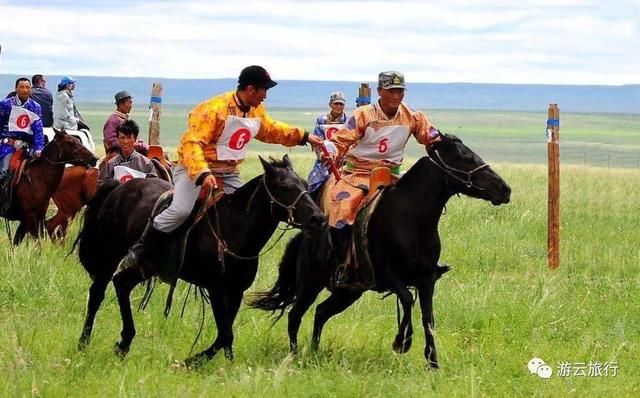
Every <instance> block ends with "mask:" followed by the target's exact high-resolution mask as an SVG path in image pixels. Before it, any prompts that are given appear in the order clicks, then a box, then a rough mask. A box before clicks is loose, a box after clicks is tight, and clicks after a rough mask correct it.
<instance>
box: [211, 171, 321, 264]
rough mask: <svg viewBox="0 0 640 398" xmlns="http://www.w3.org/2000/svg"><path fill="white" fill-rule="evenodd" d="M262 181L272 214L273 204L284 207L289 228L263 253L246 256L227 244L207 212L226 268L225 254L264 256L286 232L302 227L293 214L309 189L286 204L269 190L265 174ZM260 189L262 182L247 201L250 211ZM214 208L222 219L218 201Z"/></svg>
mask: <svg viewBox="0 0 640 398" xmlns="http://www.w3.org/2000/svg"><path fill="white" fill-rule="evenodd" d="M261 183H262V186H264V189H265V191H266V192H267V195H268V196H269V205H270V207H271V214H272V215H273V204H274V203H275V204H277V205H278V206H280V207H282V208H284V209H285V210H287V214H288V217H287V225H288V227H287V228H283V229H282V233H281V234H280V236H278V239H276V241H275V242H273V244H272V245H271V246H269V248H268V249H266V250H264V251H263V252H262V253H258V254H257V255H255V256H250V257H245V256H241V255H239V254H236V253H234V252H233V251H231V250H230V249H229V246H228V245H227V243H226V242H225V241H224V239H222V238H221V237H220V234H219V232H218V233H216V228H214V227H213V225H212V224H211V219H210V218H209V215H208V214H206V219H207V224H208V225H209V229H210V230H211V233H212V234H213V237H214V238H215V239H216V240H217V241H218V260H219V261H220V262H221V263H222V265H223V268H224V255H225V254H228V255H230V256H231V257H234V258H236V259H238V260H255V259H257V258H260V257H262V256H264V255H265V254H267V253H268V252H270V251H271V250H272V249H273V248H274V247H275V246H276V245H277V244H278V242H279V241H280V239H282V237H283V236H284V234H285V233H286V232H287V231H289V230H291V229H293V228H295V227H301V226H302V224H300V223H298V222H296V221H295V217H294V215H293V212H294V210H295V209H296V204H298V202H299V201H300V199H302V197H303V196H304V195H305V194H307V195H309V191H307V190H303V191H301V192H300V193H299V194H298V196H297V197H296V199H295V200H294V201H293V203H291V204H290V205H286V204H284V203H282V202H280V201H279V200H278V199H276V198H275V196H274V195H273V194H272V193H271V191H269V187H268V186H267V182H266V180H265V175H263V176H262V179H261ZM258 189H260V184H258V186H256V189H255V190H254V191H253V193H252V194H251V197H250V198H249V202H248V203H247V211H249V207H250V206H251V203H252V202H253V199H254V198H255V196H256V193H257V192H258ZM213 207H214V210H215V212H216V220H220V217H219V215H218V206H217V204H216V203H214V204H213ZM217 227H218V228H217V229H218V231H219V230H220V224H219V221H218V222H217Z"/></svg>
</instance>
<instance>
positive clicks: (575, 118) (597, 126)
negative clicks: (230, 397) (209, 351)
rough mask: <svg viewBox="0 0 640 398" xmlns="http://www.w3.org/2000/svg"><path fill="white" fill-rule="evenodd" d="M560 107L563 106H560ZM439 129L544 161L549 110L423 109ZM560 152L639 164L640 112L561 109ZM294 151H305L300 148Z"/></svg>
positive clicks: (293, 117)
mask: <svg viewBox="0 0 640 398" xmlns="http://www.w3.org/2000/svg"><path fill="white" fill-rule="evenodd" d="M81 110H82V113H83V115H84V117H85V118H86V119H87V120H88V123H89V125H90V126H91V127H93V135H94V138H95V139H97V140H101V132H102V125H103V124H104V121H105V120H106V118H107V116H108V115H109V113H110V108H109V107H105V106H104V105H86V106H84V107H83V108H81ZM189 110H190V107H187V106H169V107H166V106H165V107H164V108H163V110H162V121H161V129H162V135H161V137H160V140H161V143H163V144H164V145H167V146H169V147H175V146H176V145H177V143H178V141H179V139H180V136H181V135H182V133H183V132H184V130H185V128H186V123H187V115H188V113H189ZM561 111H562V110H561ZM321 112H326V110H323V109H307V110H299V109H278V108H276V109H273V110H272V111H271V112H270V113H271V115H272V116H273V117H274V118H276V119H279V120H283V121H286V122H288V123H291V124H293V125H297V126H303V127H304V128H306V129H307V130H312V129H313V126H314V123H315V118H316V116H317V115H318V114H320V113H321ZM425 112H426V113H427V115H428V116H429V118H430V120H431V121H432V123H433V124H435V125H436V126H437V127H438V128H439V129H440V130H442V131H444V132H447V133H453V134H456V135H458V136H460V137H461V138H463V139H464V141H465V142H466V143H467V144H468V145H469V146H471V147H472V148H474V150H475V151H476V152H477V153H479V154H480V155H481V156H482V157H483V158H484V159H485V160H487V161H491V162H508V163H531V164H542V163H545V164H546V162H547V147H546V144H545V143H546V137H545V129H546V122H547V111H546V109H541V110H540V112H539V113H534V112H490V111H468V110H464V111H458V110H454V111H451V110H438V109H433V110H425ZM132 117H133V119H134V120H136V121H138V123H140V125H141V127H142V130H143V131H144V133H143V134H142V135H143V136H144V139H145V140H146V138H147V134H146V131H147V127H146V126H147V120H148V113H147V109H146V108H145V107H143V106H139V107H135V108H134V111H133V113H132ZM560 123H561V126H560V141H561V144H560V145H561V147H560V153H561V157H562V162H563V163H565V164H577V165H587V166H599V167H617V168H636V169H640V115H638V114H581V113H566V114H565V113H561V115H560ZM252 148H253V149H254V150H255V151H257V152H260V151H263V150H269V147H268V145H266V144H261V143H259V142H255V143H252ZM297 153H304V150H302V149H298V150H297ZM407 155H408V156H413V157H418V156H421V149H420V147H419V146H418V145H414V144H411V145H409V146H408V147H407Z"/></svg>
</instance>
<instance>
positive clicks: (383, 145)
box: [349, 126, 409, 164]
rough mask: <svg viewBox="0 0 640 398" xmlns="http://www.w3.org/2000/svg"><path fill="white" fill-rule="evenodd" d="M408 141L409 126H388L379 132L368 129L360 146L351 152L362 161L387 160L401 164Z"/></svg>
mask: <svg viewBox="0 0 640 398" xmlns="http://www.w3.org/2000/svg"><path fill="white" fill-rule="evenodd" d="M408 139H409V128H408V127H407V126H386V127H382V128H380V129H378V130H374V129H373V128H371V127H367V129H366V130H365V132H364V135H363V136H362V138H361V139H360V141H358V144H357V145H356V146H355V147H353V149H351V150H350V151H349V152H350V153H351V155H353V156H356V157H359V158H361V159H367V160H386V161H388V162H392V163H397V164H400V163H402V153H403V152H404V146H405V144H406V143H407V140H408Z"/></svg>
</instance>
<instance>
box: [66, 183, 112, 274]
mask: <svg viewBox="0 0 640 398" xmlns="http://www.w3.org/2000/svg"><path fill="white" fill-rule="evenodd" d="M118 185H120V182H119V181H117V180H113V179H109V180H106V181H104V182H103V183H102V184H100V185H99V187H98V189H97V190H96V193H95V195H93V197H92V198H91V199H89V201H88V202H87V206H86V209H85V212H84V220H83V222H82V228H81V229H80V232H79V233H78V236H77V237H76V239H75V241H74V242H73V246H72V249H71V250H72V251H73V250H74V249H75V247H76V245H77V246H78V257H80V262H81V263H82V266H83V267H84V268H85V269H86V270H87V272H88V273H89V275H91V276H92V277H93V276H94V275H95V274H96V272H97V271H98V270H97V267H98V266H99V265H98V262H97V261H96V258H97V257H99V255H98V253H97V252H96V249H97V248H98V247H99V245H104V244H106V242H101V241H100V230H101V228H100V225H99V222H98V215H99V214H100V209H101V208H102V204H103V203H104V201H105V200H106V199H107V196H109V194H110V193H111V191H113V190H114V189H115V188H116V187H118Z"/></svg>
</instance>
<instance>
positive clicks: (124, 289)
mask: <svg viewBox="0 0 640 398" xmlns="http://www.w3.org/2000/svg"><path fill="white" fill-rule="evenodd" d="M142 281H144V277H143V276H142V274H141V273H140V270H139V269H138V268H127V269H125V270H123V271H121V272H118V273H117V274H116V275H114V277H113V286H114V287H115V290H116V296H117V297H118V305H119V306H120V317H121V318H122V331H121V332H120V337H121V340H120V342H118V343H116V344H115V347H114V352H115V353H116V355H118V356H120V357H123V358H124V357H125V356H126V355H127V353H128V352H129V348H130V347H131V342H132V341H133V338H134V337H135V335H136V327H135V324H134V322H133V314H132V313H131V299H130V297H129V296H130V294H131V290H133V288H134V287H135V286H136V285H137V284H138V283H140V282H142Z"/></svg>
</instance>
